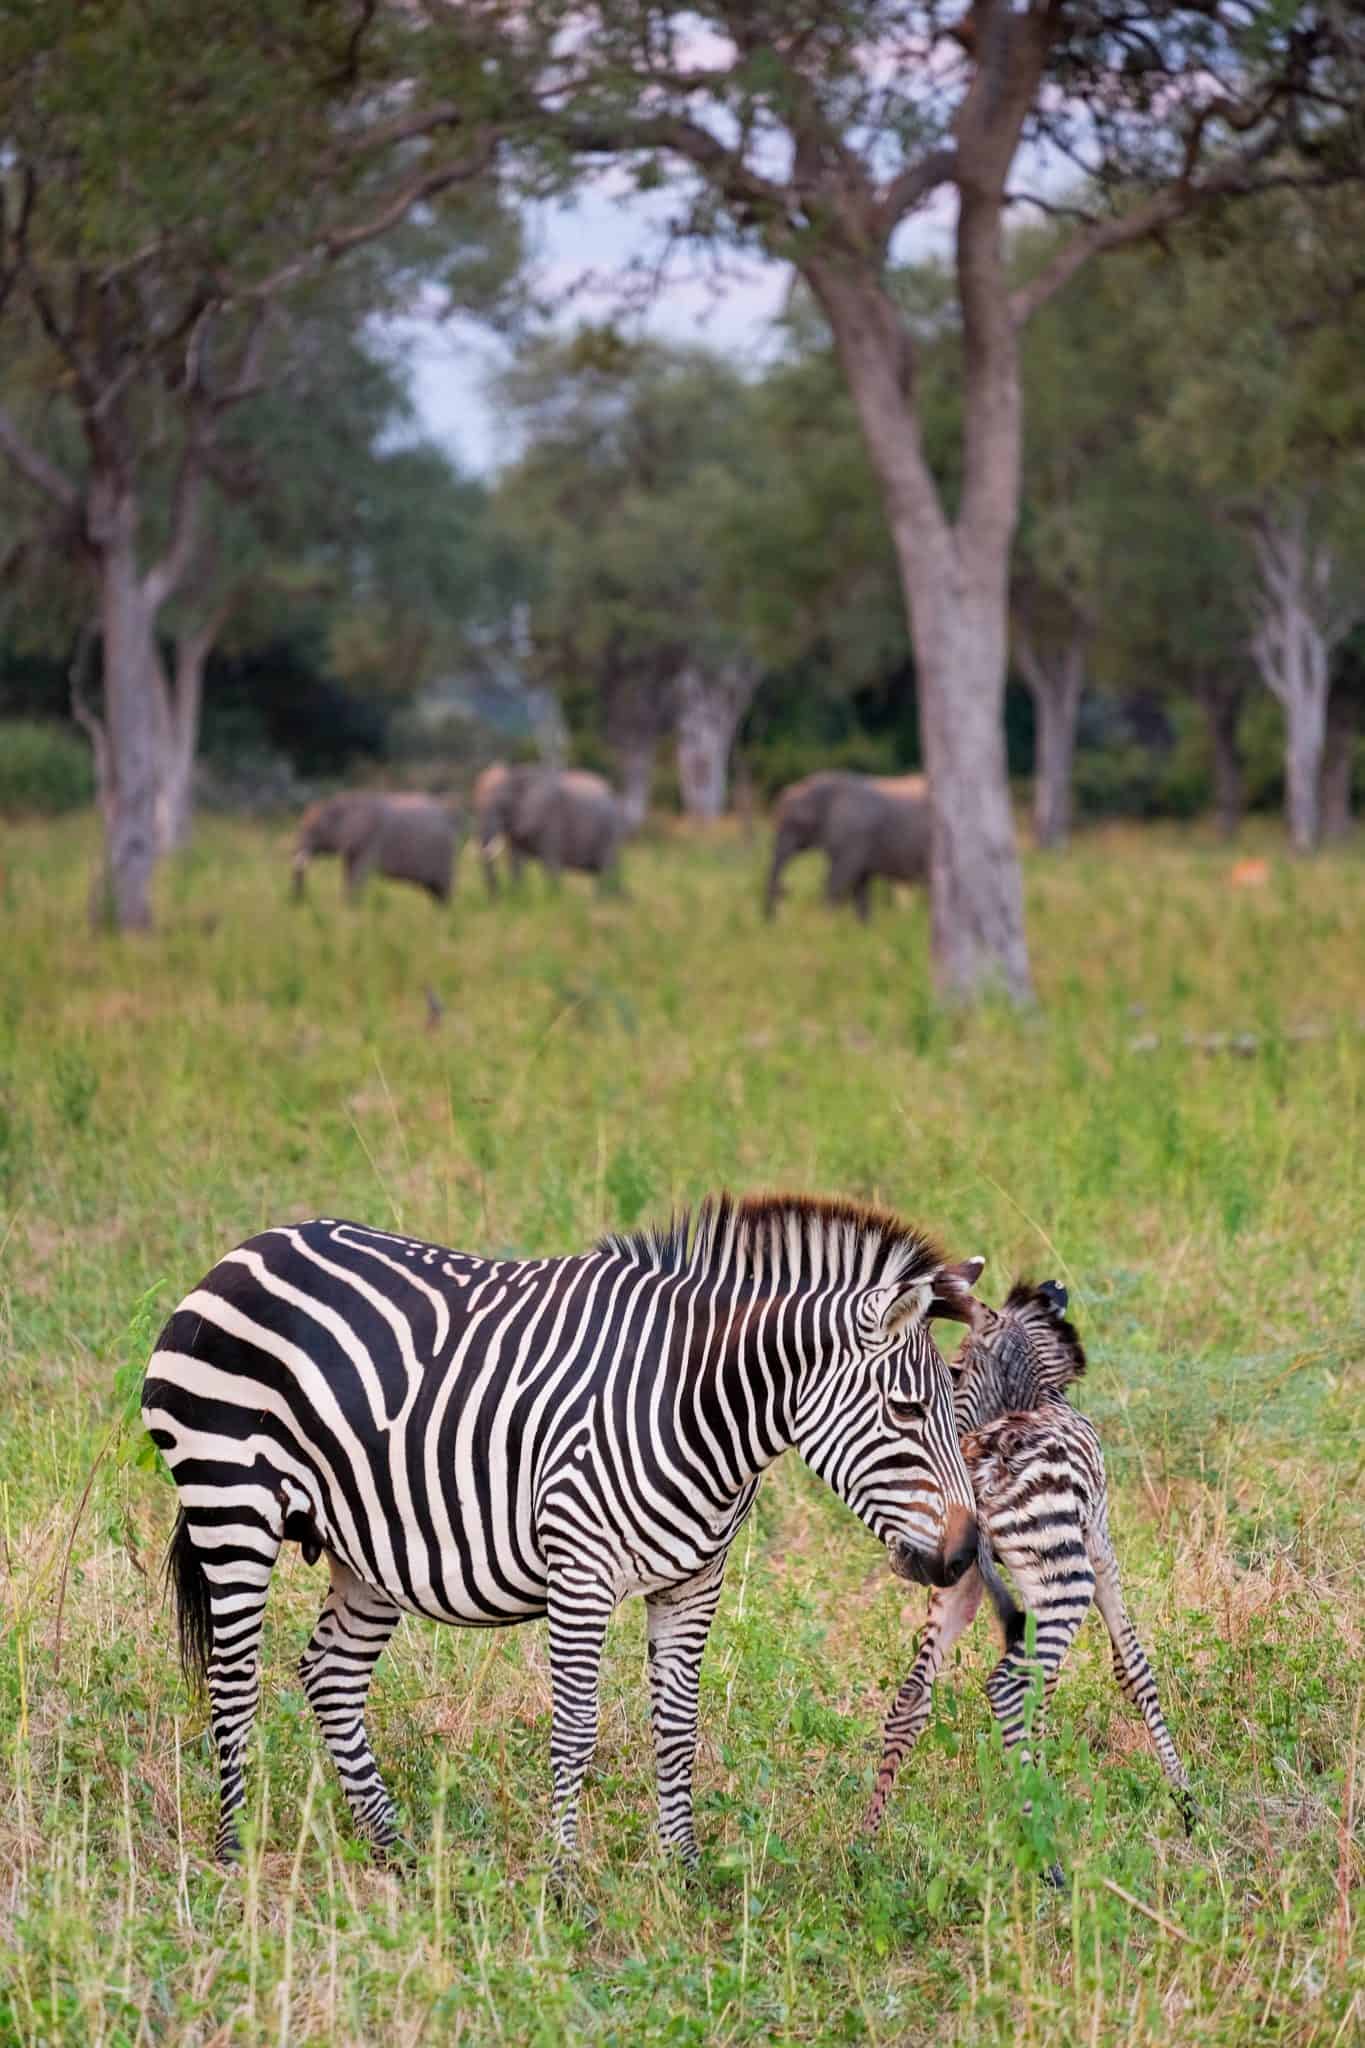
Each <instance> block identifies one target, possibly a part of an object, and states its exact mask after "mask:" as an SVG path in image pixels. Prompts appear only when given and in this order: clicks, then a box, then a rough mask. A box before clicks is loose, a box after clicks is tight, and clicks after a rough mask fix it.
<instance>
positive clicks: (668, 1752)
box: [645, 1557, 725, 1868]
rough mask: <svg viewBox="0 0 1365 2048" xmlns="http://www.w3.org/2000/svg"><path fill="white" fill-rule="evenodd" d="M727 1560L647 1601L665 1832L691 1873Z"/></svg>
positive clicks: (667, 1844) (661, 1815)
mask: <svg viewBox="0 0 1365 2048" xmlns="http://www.w3.org/2000/svg"><path fill="white" fill-rule="evenodd" d="M724 1577H725V1559H724V1558H723V1557H722V1559H721V1560H720V1563H719V1565H708V1566H707V1567H706V1569H705V1571H704V1572H702V1573H700V1574H699V1575H698V1577H696V1578H694V1579H688V1580H687V1581H686V1583H685V1584H684V1585H681V1586H674V1587H671V1588H670V1589H669V1590H668V1591H667V1592H666V1593H652V1594H649V1595H648V1596H647V1597H646V1600H645V1606H646V1609H647V1611H648V1615H649V1695H650V1711H651V1718H652V1720H653V1723H654V1753H655V1758H656V1762H657V1767H658V1773H659V1833H660V1835H661V1836H662V1838H663V1842H664V1846H665V1847H666V1848H669V1849H675V1850H676V1851H677V1853H678V1854H679V1856H681V1858H682V1860H683V1862H684V1863H685V1864H687V1865H688V1867H689V1868H691V1867H692V1866H693V1865H694V1864H695V1863H696V1861H697V1857H698V1849H697V1836H696V1830H695V1828H694V1825H693V1819H692V1772H693V1767H694V1766H695V1764H696V1760H697V1689H698V1686H699V1684H700V1681H701V1660H702V1653H703V1652H704V1650H705V1648H706V1638H707V1636H708V1635H709V1634H710V1630H711V1623H712V1621H713V1620H714V1618H715V1612H716V1605H717V1602H718V1601H719V1599H720V1589H721V1585H722V1583H723V1580H724Z"/></svg>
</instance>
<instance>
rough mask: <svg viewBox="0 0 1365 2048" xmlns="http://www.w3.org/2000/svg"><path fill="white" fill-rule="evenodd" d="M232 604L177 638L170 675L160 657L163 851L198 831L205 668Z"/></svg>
mask: <svg viewBox="0 0 1365 2048" xmlns="http://www.w3.org/2000/svg"><path fill="white" fill-rule="evenodd" d="M228 608H229V600H228V599H226V598H225V599H224V600H223V601H222V602H221V603H220V604H218V605H216V606H215V607H214V609H213V611H212V612H211V613H209V615H208V616H207V617H206V618H204V619H202V620H201V621H200V623H199V624H198V625H197V626H193V627H189V628H187V629H186V630H185V631H184V632H182V633H180V634H178V635H177V637H176V643H175V667H174V670H173V671H172V673H171V675H170V676H167V675H166V673H165V671H164V669H163V667H162V664H161V661H160V658H159V657H158V658H157V659H156V661H155V667H154V673H153V683H154V687H155V689H156V692H157V698H158V704H159V706H160V711H161V717H160V740H161V775H160V789H159V792H158V798H157V823H158V838H159V846H160V850H161V852H162V853H178V852H179V851H180V850H181V849H182V848H183V847H186V846H188V845H189V843H190V837H191V834H192V832H193V830H194V765H195V762H196V760H197V759H198V756H199V725H200V715H201V712H202V710H203V702H204V668H205V665H206V663H207V661H208V658H209V655H210V654H211V653H212V651H213V647H214V643H215V642H216V640H217V638H218V635H219V633H220V632H221V631H222V629H223V626H224V624H225V622H226V619H227V615H228Z"/></svg>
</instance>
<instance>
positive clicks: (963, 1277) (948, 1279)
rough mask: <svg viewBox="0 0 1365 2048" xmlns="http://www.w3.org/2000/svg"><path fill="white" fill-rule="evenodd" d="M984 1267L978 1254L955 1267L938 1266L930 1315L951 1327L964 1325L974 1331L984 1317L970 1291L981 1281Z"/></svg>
mask: <svg viewBox="0 0 1365 2048" xmlns="http://www.w3.org/2000/svg"><path fill="white" fill-rule="evenodd" d="M985 1263H986V1261H985V1259H984V1258H982V1257H981V1256H980V1254H979V1253H978V1254H977V1256H976V1257H974V1258H970V1259H960V1260H959V1261H958V1263H957V1264H956V1265H955V1266H940V1267H939V1269H938V1271H937V1272H936V1273H935V1274H934V1277H933V1283H932V1284H933V1293H932V1294H931V1295H930V1297H929V1314H930V1315H931V1316H942V1317H943V1318H944V1319H945V1320H946V1321H948V1322H952V1323H966V1324H967V1325H968V1327H969V1328H971V1329H975V1328H976V1327H977V1323H978V1321H979V1319H980V1317H981V1315H982V1313H983V1305H982V1303H981V1302H979V1301H978V1300H977V1298H976V1296H975V1295H974V1294H973V1293H972V1289H973V1288H974V1287H975V1285H976V1283H977V1281H978V1280H979V1279H980V1278H981V1272H982V1268H983V1267H984V1265H985Z"/></svg>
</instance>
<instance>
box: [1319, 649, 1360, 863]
mask: <svg viewBox="0 0 1365 2048" xmlns="http://www.w3.org/2000/svg"><path fill="white" fill-rule="evenodd" d="M1355 744H1356V706H1355V702H1354V700H1353V698H1352V697H1351V695H1350V692H1349V691H1348V690H1345V689H1343V688H1342V687H1341V685H1340V684H1338V685H1337V687H1336V689H1335V690H1333V691H1332V693H1331V695H1330V696H1329V697H1328V700H1327V737H1326V741H1325V744H1324V746H1323V757H1322V790H1321V796H1320V802H1321V822H1322V836H1323V838H1324V840H1336V839H1345V838H1346V837H1347V835H1348V834H1349V832H1350V830H1351V795H1352V789H1351V785H1352V780H1353V776H1354V770H1355Z"/></svg>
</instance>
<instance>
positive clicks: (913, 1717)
mask: <svg viewBox="0 0 1365 2048" xmlns="http://www.w3.org/2000/svg"><path fill="white" fill-rule="evenodd" d="M981 1593H982V1583H981V1574H980V1572H979V1571H978V1570H977V1569H976V1566H975V1565H973V1566H972V1569H971V1570H970V1571H969V1572H967V1573H966V1574H965V1575H964V1577H962V1578H960V1579H959V1580H958V1582H957V1584H956V1585H955V1586H948V1587H943V1588H940V1589H939V1590H937V1591H936V1592H935V1593H934V1594H933V1596H932V1598H931V1599H930V1602H929V1619H928V1621H927V1623H926V1625H925V1630H924V1634H923V1636H922V1638H921V1639H920V1646H919V1654H918V1655H917V1657H916V1658H915V1661H914V1664H913V1665H912V1667H911V1670H910V1676H909V1677H908V1678H907V1679H906V1681H905V1683H904V1685H903V1686H902V1687H901V1689H900V1691H899V1692H898V1693H897V1694H896V1697H895V1700H894V1702H893V1703H892V1707H891V1712H890V1713H889V1714H888V1715H887V1717H886V1726H885V1727H884V1729H883V1730H882V1760H881V1763H880V1764H879V1765H878V1767H877V1782H876V1785H875V1787H874V1788H873V1792H872V1797H871V1799H870V1800H869V1801H868V1803H867V1811H866V1813H865V1814H864V1815H863V1833H864V1834H867V1835H872V1834H875V1833H876V1831H877V1829H878V1828H879V1827H880V1826H881V1820H882V1815H883V1813H884V1812H885V1811H886V1802H887V1800H888V1799H889V1797H890V1796H891V1787H892V1785H893V1784H894V1783H895V1780H896V1773H897V1771H898V1770H899V1769H900V1767H901V1765H902V1764H903V1763H904V1762H905V1759H906V1757H907V1756H908V1754H909V1752H910V1751H911V1749H913V1747H914V1745H915V1743H916V1742H917V1741H918V1740H919V1737H920V1736H921V1735H922V1734H923V1732H924V1727H925V1724H926V1722H927V1721H928V1719H929V1709H930V1706H931V1705H932V1703H933V1696H934V1681H935V1679H936V1678H937V1677H938V1674H939V1672H940V1671H941V1670H942V1669H943V1660H944V1658H945V1657H946V1656H947V1655H948V1652H949V1650H951V1649H952V1647H953V1644H954V1643H955V1642H956V1641H957V1639H958V1637H959V1636H960V1635H961V1634H962V1631H963V1630H964V1629H965V1628H968V1627H970V1625H971V1622H972V1619H973V1617H974V1615H975V1613H976V1610H977V1608H978V1607H979V1606H980V1605H981Z"/></svg>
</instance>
